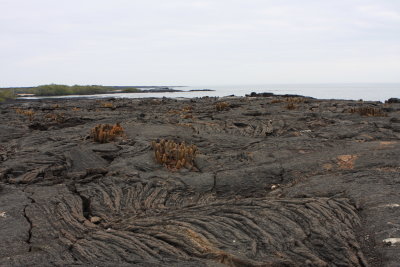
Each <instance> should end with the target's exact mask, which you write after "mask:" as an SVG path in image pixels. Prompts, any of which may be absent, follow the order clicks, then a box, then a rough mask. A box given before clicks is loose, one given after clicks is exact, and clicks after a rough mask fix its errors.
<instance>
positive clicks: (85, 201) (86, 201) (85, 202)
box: [69, 184, 91, 220]
mask: <svg viewBox="0 0 400 267" xmlns="http://www.w3.org/2000/svg"><path fill="white" fill-rule="evenodd" d="M71 187H72V188H71ZM69 189H70V191H71V192H72V193H73V194H75V195H77V196H79V197H80V198H81V200H82V213H83V217H85V218H86V219H88V220H89V219H90V215H91V208H90V206H91V203H90V202H91V201H90V198H87V197H85V196H82V195H81V194H80V192H79V191H78V190H77V188H76V185H75V184H71V185H70V187H69Z"/></svg>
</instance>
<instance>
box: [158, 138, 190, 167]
mask: <svg viewBox="0 0 400 267" xmlns="http://www.w3.org/2000/svg"><path fill="white" fill-rule="evenodd" d="M151 146H152V148H153V150H154V157H155V160H156V162H157V163H159V164H162V165H164V166H165V167H166V168H167V169H169V170H171V171H177V170H179V169H181V168H186V169H188V170H196V167H195V166H194V159H195V156H196V153H197V147H196V146H195V145H186V144H185V142H182V143H179V144H178V143H175V142H174V141H172V140H165V139H161V140H160V141H153V142H151Z"/></svg>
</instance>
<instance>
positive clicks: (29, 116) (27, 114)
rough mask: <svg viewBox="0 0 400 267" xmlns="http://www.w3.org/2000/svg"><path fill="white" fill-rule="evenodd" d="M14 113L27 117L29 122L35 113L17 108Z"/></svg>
mask: <svg viewBox="0 0 400 267" xmlns="http://www.w3.org/2000/svg"><path fill="white" fill-rule="evenodd" d="M15 112H16V113H17V114H21V115H24V116H27V117H28V119H29V120H30V121H32V120H33V118H34V116H35V112H34V111H33V110H31V109H28V110H23V109H20V108H17V109H16V110H15Z"/></svg>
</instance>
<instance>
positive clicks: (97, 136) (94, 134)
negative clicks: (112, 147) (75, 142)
mask: <svg viewBox="0 0 400 267" xmlns="http://www.w3.org/2000/svg"><path fill="white" fill-rule="evenodd" d="M123 134H124V129H123V128H122V126H121V125H120V124H119V123H116V124H115V125H111V124H98V125H97V126H96V127H94V128H93V129H92V131H91V132H90V137H91V138H92V139H93V140H94V141H95V142H98V143H108V142H110V141H114V140H115V139H116V138H117V137H121V136H123Z"/></svg>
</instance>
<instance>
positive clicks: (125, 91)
mask: <svg viewBox="0 0 400 267" xmlns="http://www.w3.org/2000/svg"><path fill="white" fill-rule="evenodd" d="M122 92H123V93H138V92H141V90H140V89H137V88H135V87H128V88H124V89H123V90H122Z"/></svg>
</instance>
